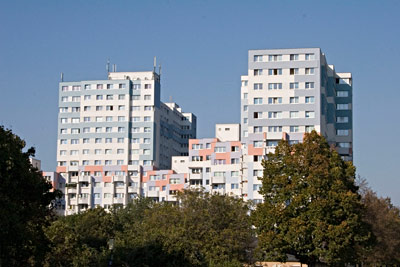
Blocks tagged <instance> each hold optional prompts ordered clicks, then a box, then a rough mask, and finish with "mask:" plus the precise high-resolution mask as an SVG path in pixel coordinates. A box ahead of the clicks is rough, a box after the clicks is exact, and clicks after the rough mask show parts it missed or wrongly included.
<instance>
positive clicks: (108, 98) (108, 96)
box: [106, 95, 114, 100]
mask: <svg viewBox="0 0 400 267" xmlns="http://www.w3.org/2000/svg"><path fill="white" fill-rule="evenodd" d="M113 98H114V96H113V95H107V96H106V99H107V100H113Z"/></svg>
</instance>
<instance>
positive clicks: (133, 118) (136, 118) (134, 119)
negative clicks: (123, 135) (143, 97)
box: [131, 116, 140, 121]
mask: <svg viewBox="0 0 400 267" xmlns="http://www.w3.org/2000/svg"><path fill="white" fill-rule="evenodd" d="M131 120H132V121H140V117H139V116H135V117H132V119H131Z"/></svg>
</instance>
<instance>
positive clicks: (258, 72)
mask: <svg viewBox="0 0 400 267" xmlns="http://www.w3.org/2000/svg"><path fill="white" fill-rule="evenodd" d="M262 73H263V70H262V69H255V70H254V76H260V75H262Z"/></svg>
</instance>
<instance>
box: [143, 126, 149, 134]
mask: <svg viewBox="0 0 400 267" xmlns="http://www.w3.org/2000/svg"><path fill="white" fill-rule="evenodd" d="M143 131H144V132H145V133H150V132H151V129H150V127H144V129H143Z"/></svg>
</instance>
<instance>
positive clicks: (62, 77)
mask: <svg viewBox="0 0 400 267" xmlns="http://www.w3.org/2000/svg"><path fill="white" fill-rule="evenodd" d="M63 81H64V73H63V72H61V82H63Z"/></svg>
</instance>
